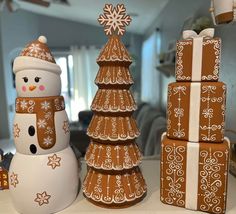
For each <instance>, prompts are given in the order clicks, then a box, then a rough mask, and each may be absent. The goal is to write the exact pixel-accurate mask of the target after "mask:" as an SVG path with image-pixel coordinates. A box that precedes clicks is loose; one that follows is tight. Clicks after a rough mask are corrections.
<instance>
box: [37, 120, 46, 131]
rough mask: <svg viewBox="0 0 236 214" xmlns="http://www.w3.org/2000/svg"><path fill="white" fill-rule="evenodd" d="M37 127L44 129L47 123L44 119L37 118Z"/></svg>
mask: <svg viewBox="0 0 236 214" xmlns="http://www.w3.org/2000/svg"><path fill="white" fill-rule="evenodd" d="M37 124H38V127H39V128H42V129H44V128H45V127H46V125H47V122H46V121H45V120H44V119H39V121H38V123H37Z"/></svg>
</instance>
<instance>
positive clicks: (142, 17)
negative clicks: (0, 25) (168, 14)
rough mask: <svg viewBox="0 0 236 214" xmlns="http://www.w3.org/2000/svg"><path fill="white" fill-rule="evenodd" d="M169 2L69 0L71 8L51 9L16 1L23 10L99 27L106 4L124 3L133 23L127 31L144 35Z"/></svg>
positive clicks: (58, 7) (161, 0)
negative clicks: (100, 15)
mask: <svg viewBox="0 0 236 214" xmlns="http://www.w3.org/2000/svg"><path fill="white" fill-rule="evenodd" d="M168 1H169V0H120V1H117V0H109V1H108V0H69V2H70V6H67V5H60V4H55V3H52V4H51V5H50V7H48V8H45V7H40V6H37V5H34V4H30V3H26V2H23V1H19V0H15V1H14V2H17V4H18V5H19V7H20V8H21V9H24V10H27V11H31V12H34V13H37V14H41V15H47V16H53V17H58V18H63V19H67V20H72V21H77V22H81V23H86V24H91V25H96V26H98V25H99V24H98V22H97V18H98V16H99V14H101V13H102V12H103V10H102V9H103V7H104V5H105V4H106V3H112V4H118V3H124V4H125V6H126V9H127V13H128V14H131V15H132V14H137V16H132V23H131V25H130V26H129V27H128V28H127V31H129V32H134V33H138V34H144V33H145V31H146V30H147V29H148V28H149V27H150V26H151V24H152V23H153V22H154V21H155V19H156V18H157V16H158V14H159V13H160V12H161V11H162V9H163V8H164V7H165V5H166V4H167V2H168Z"/></svg>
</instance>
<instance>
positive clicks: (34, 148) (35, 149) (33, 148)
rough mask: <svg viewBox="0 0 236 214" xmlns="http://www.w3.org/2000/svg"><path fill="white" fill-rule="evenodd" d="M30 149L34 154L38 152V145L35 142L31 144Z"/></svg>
mask: <svg viewBox="0 0 236 214" xmlns="http://www.w3.org/2000/svg"><path fill="white" fill-rule="evenodd" d="M30 151H31V153H32V154H35V153H36V152H37V147H36V146H35V145H34V144H31V145H30Z"/></svg>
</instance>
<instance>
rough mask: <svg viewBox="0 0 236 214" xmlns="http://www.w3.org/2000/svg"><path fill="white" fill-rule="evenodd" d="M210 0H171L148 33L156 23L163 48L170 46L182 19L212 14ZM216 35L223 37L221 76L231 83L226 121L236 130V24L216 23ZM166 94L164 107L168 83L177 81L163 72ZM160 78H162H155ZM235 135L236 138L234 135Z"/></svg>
mask: <svg viewBox="0 0 236 214" xmlns="http://www.w3.org/2000/svg"><path fill="white" fill-rule="evenodd" d="M209 6H210V0H197V1H196V0H178V1H176V0H170V1H169V3H168V4H167V5H166V7H165V8H164V10H163V11H162V13H161V14H160V15H159V16H158V17H157V19H156V21H155V22H154V23H153V25H152V26H151V27H150V29H149V31H148V32H147V34H146V35H145V37H148V36H149V35H150V33H151V32H153V31H154V30H155V29H156V28H157V27H158V28H160V31H161V37H162V47H161V48H162V51H165V50H166V49H167V47H168V43H169V41H172V40H177V39H179V38H180V37H181V29H182V26H183V23H184V22H185V20H186V19H187V18H188V17H191V16H194V17H199V16H202V15H204V16H209V17H210V14H209V12H208V11H209ZM215 35H216V36H219V37H221V38H222V43H223V46H222V58H221V70H220V80H221V81H223V82H225V83H226V84H227V86H228V94H227V115H226V125H227V128H228V129H234V130H236V116H235V115H236V102H235V100H234V97H235V96H236V39H235V38H236V37H235V35H236V24H229V25H223V26H217V27H216V34H215ZM160 78H161V82H162V87H163V94H162V100H160V102H161V105H162V108H164V109H165V108H166V99H167V85H168V83H170V82H174V81H175V78H174V77H170V78H167V77H166V76H164V75H163V74H162V75H160ZM156 81H157V82H158V81H159V79H157V80H156ZM235 139H236V138H235Z"/></svg>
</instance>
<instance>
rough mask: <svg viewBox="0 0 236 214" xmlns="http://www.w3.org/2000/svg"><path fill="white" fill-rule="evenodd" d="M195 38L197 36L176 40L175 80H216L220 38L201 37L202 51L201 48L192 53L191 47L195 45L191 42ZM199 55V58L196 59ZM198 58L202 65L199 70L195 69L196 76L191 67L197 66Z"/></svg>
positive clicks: (218, 66)
mask: <svg viewBox="0 0 236 214" xmlns="http://www.w3.org/2000/svg"><path fill="white" fill-rule="evenodd" d="M195 39H198V38H193V39H185V40H179V41H177V44H176V69H175V71H176V72H175V75H176V81H181V82H183V81H192V82H194V81H218V79H219V68H220V49H221V40H220V38H203V41H202V51H201V49H200V52H199V50H197V51H196V52H195V53H196V54H195V55H194V51H193V47H195V46H194V45H193V43H194V40H195ZM199 57H200V58H201V59H198V58H199ZM196 59H197V60H196ZM194 60H195V61H196V62H194ZM199 60H200V62H201V64H202V65H201V68H200V70H199V69H195V72H197V73H198V74H197V77H196V75H195V74H194V73H193V72H194V71H193V70H194V69H193V67H194V66H196V67H198V65H199ZM195 64H196V65H195ZM199 73H200V74H199Z"/></svg>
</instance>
